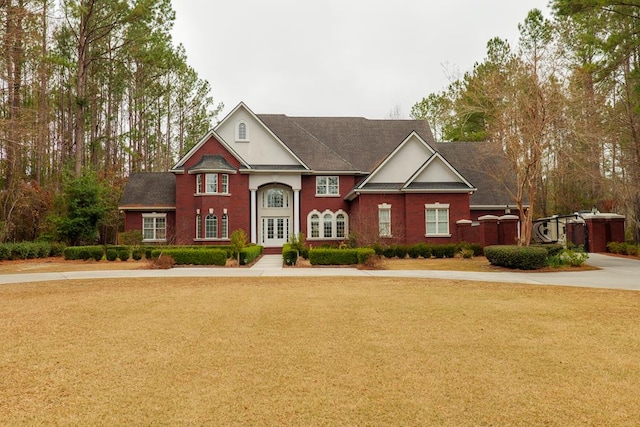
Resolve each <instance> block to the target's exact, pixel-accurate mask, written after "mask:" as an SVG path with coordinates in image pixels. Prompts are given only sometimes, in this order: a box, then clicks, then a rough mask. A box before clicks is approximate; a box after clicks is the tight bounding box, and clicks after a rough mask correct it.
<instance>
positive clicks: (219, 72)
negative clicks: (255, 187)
mask: <svg viewBox="0 0 640 427" xmlns="http://www.w3.org/2000/svg"><path fill="white" fill-rule="evenodd" d="M547 4H548V0H386V1H381V0H315V1H305V0H271V1H265V0H173V7H174V10H175V11H176V22H175V27H174V32H173V37H174V42H175V43H176V44H177V43H182V44H183V45H184V46H185V48H186V51H187V57H188V60H189V64H190V65H191V66H192V67H194V68H195V70H196V71H197V72H198V75H199V76H200V77H201V78H203V79H206V80H208V81H209V83H210V84H211V87H212V92H213V96H214V98H215V100H216V102H223V103H224V104H225V109H224V111H223V113H222V114H221V115H220V116H219V117H218V119H219V120H220V119H222V118H224V116H225V114H227V113H228V112H229V111H230V110H231V109H232V108H233V107H235V106H236V105H237V104H238V103H239V102H240V101H244V102H245V103H246V104H247V105H248V106H249V108H251V109H252V110H253V111H254V112H255V113H258V114H259V113H282V114H287V115H289V116H362V117H367V118H370V119H383V118H388V117H389V116H390V114H391V113H392V111H395V110H397V111H399V113H400V117H402V118H409V113H410V112H411V107H412V106H413V104H415V103H416V102H418V101H420V99H422V97H424V96H426V95H428V94H429V93H432V92H439V91H441V90H443V89H445V88H446V87H447V86H448V84H449V82H450V81H452V80H455V79H456V78H458V77H459V76H460V75H461V74H462V73H464V72H465V71H469V70H471V69H472V67H473V64H474V63H475V62H479V61H482V60H483V58H484V56H485V53H486V43H487V41H488V40H489V39H491V38H493V37H496V36H497V37H501V38H506V39H507V40H509V42H510V43H511V45H512V47H514V46H515V45H516V44H517V40H518V23H521V22H522V21H523V20H524V18H525V17H526V15H527V12H528V11H529V10H531V9H533V8H538V9H540V10H542V11H543V13H544V15H545V16H547V17H549V16H550V11H549V9H548V7H547Z"/></svg>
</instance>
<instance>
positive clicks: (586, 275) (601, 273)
mask: <svg viewBox="0 0 640 427" xmlns="http://www.w3.org/2000/svg"><path fill="white" fill-rule="evenodd" d="M588 263H589V264H590V265H593V266H596V267H598V268H600V270H593V271H577V272H553V273H536V272H520V271H505V272H465V271H437V270H411V271H409V270H404V271H399V270H358V269H355V268H283V267H282V257H281V256H280V255H264V256H263V257H262V258H261V259H260V260H259V261H258V262H257V263H256V264H255V265H253V266H252V267H250V268H223V267H210V268H209V267H207V268H203V267H199V268H198V267H196V268H172V269H169V270H104V271H70V272H64V273H21V274H4V275H0V285H2V284H9V283H27V282H43V281H52V280H71V279H122V278H136V277H151V278H153V277H158V278H161V277H312V276H315V277H318V276H321V277H339V276H350V277H407V278H409V277H410V278H423V279H449V280H475V281H483V282H501V283H524V284H530V285H561V286H578V287H589V288H607V289H627V290H640V260H633V259H627V258H618V257H611V256H607V255H602V254H590V257H589V260H588Z"/></svg>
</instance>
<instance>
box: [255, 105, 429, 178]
mask: <svg viewBox="0 0 640 427" xmlns="http://www.w3.org/2000/svg"><path fill="white" fill-rule="evenodd" d="M258 118H259V119H260V120H262V122H263V123H264V124H265V125H266V126H267V127H268V128H269V129H271V131H272V132H273V133H274V134H275V135H276V136H277V137H278V138H280V140H281V141H282V142H283V143H284V144H285V145H287V147H289V149H290V150H291V151H292V152H293V153H295V155H296V156H298V157H299V158H300V159H301V160H302V161H303V162H304V163H305V164H306V165H307V166H309V168H311V169H313V170H318V171H360V172H371V171H372V170H373V169H374V168H375V166H376V165H377V164H378V163H380V162H381V161H382V160H384V158H385V157H387V156H388V155H389V154H390V153H391V152H392V151H393V150H394V149H395V148H396V147H397V146H398V145H400V143H401V142H402V141H404V140H405V138H407V137H408V136H409V135H410V134H411V132H413V131H415V132H416V133H418V134H419V135H420V137H422V138H423V139H424V140H425V142H427V143H428V144H430V145H432V146H433V144H434V142H433V135H432V133H431V129H430V128H429V125H428V123H427V122H426V121H424V120H369V119H365V118H361V117H289V116H285V115H282V114H259V115H258Z"/></svg>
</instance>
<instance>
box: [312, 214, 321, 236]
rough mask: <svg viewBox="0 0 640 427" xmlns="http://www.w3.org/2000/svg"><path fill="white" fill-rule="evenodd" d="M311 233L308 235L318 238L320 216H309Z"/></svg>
mask: <svg viewBox="0 0 640 427" xmlns="http://www.w3.org/2000/svg"><path fill="white" fill-rule="evenodd" d="M310 222H311V233H310V234H309V235H310V236H311V237H313V238H316V239H317V238H318V237H320V215H318V214H312V215H311V221H310Z"/></svg>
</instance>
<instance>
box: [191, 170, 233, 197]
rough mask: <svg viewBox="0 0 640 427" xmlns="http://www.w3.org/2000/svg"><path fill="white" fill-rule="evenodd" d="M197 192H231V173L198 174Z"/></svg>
mask: <svg viewBox="0 0 640 427" xmlns="http://www.w3.org/2000/svg"><path fill="white" fill-rule="evenodd" d="M218 180H219V182H218ZM203 190H204V191H203ZM196 194H229V175H228V174H226V173H221V174H217V173H206V174H198V175H196Z"/></svg>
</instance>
